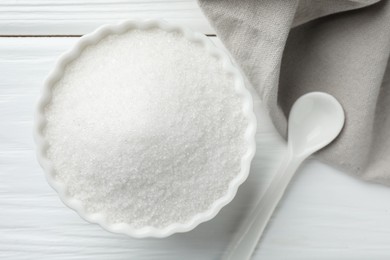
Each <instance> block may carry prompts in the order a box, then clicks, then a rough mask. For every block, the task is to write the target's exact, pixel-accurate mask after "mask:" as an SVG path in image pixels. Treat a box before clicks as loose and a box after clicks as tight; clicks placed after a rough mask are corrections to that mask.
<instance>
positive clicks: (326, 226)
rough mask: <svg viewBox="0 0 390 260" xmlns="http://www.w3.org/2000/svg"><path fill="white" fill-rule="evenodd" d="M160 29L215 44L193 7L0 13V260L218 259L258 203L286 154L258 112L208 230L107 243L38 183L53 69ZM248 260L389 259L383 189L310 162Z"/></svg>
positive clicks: (164, 1)
mask: <svg viewBox="0 0 390 260" xmlns="http://www.w3.org/2000/svg"><path fill="white" fill-rule="evenodd" d="M157 17H159V18H163V19H165V20H168V21H172V22H179V23H181V24H185V25H187V26H189V27H191V28H192V29H194V30H198V31H201V32H203V33H205V34H208V35H214V31H213V29H212V28H211V27H210V25H209V24H208V22H207V20H206V19H205V18H204V16H203V15H202V13H201V11H200V10H199V8H198V7H197V4H196V2H195V1H194V0H150V1H136V0H127V1H125V0H115V1H110V0H88V1H86V0H84V1H76V0H57V1H49V0H20V1H17V0H2V1H1V2H0V35H1V37H0V259H6V260H8V259H12V260H13V259H17V260H19V259H20V260H21V259H50V260H53V259H93V260H101V259H109V260H116V259H137V260H138V259H139V260H142V259H167V260H168V259H169V260H171V259H178V260H181V259H194V260H200V259H201V260H203V259H205V260H207V259H219V257H220V256H221V253H222V252H223V250H224V248H225V247H226V245H227V243H228V241H229V239H230V238H231V236H232V234H233V232H234V231H235V230H236V228H237V225H238V224H239V223H240V221H241V220H242V217H243V216H245V214H246V213H247V211H248V210H249V209H250V208H251V206H252V204H253V202H254V199H255V198H257V197H258V196H260V195H261V194H262V192H263V191H264V189H265V187H266V186H267V184H268V183H269V180H270V177H271V176H272V174H273V172H274V170H275V168H276V167H277V165H278V162H279V160H280V159H281V156H282V155H283V152H284V149H285V146H284V143H283V141H282V140H281V139H280V138H279V137H278V135H277V134H276V132H275V130H274V129H273V127H272V124H271V123H270V122H269V120H268V118H267V116H266V114H265V112H264V109H262V107H261V103H260V101H259V100H256V110H257V111H256V113H257V114H258V115H259V116H258V117H259V131H258V134H257V141H258V152H257V154H256V157H255V159H254V161H253V165H252V170H251V174H250V177H249V180H248V181H247V182H246V183H245V184H244V185H243V186H241V188H240V190H239V192H238V195H237V197H236V199H235V200H234V201H233V202H232V203H231V204H230V205H228V206H227V207H225V208H224V209H223V210H222V211H221V212H220V214H218V216H217V217H216V218H215V219H213V220H212V221H209V222H207V223H204V224H201V225H200V226H199V227H197V228H196V229H195V230H193V231H192V232H189V233H187V234H178V235H173V236H171V237H169V238H167V239H143V240H136V239H131V238H128V237H125V236H122V235H116V234H111V233H108V232H106V231H104V230H102V229H101V228H100V227H98V226H96V225H92V224H88V223H86V222H85V221H83V220H82V219H81V218H80V217H78V216H77V214H76V213H74V212H73V211H71V210H69V209H68V208H66V207H65V206H64V205H63V204H62V203H61V202H60V200H59V199H58V197H57V195H56V193H55V192H54V191H53V190H52V189H51V188H50V187H49V186H48V184H47V183H46V181H45V179H44V177H43V173H42V170H41V168H40V167H39V166H38V164H37V162H36V160H35V154H34V150H33V149H34V144H33V141H32V118H33V108H34V104H35V101H36V99H37V97H38V95H39V93H40V87H41V85H42V81H43V79H44V77H45V76H46V74H47V73H48V71H49V70H50V69H51V68H52V66H53V64H54V62H55V60H56V58H57V57H58V56H59V54H61V53H62V52H64V51H65V50H67V49H68V48H70V47H71V46H72V44H73V43H74V42H75V41H77V38H78V36H79V35H81V34H84V33H87V32H89V31H91V30H93V29H94V28H96V27H97V26H99V25H101V24H104V23H108V22H116V21H120V20H123V19H129V18H130V19H131V18H157ZM16 36H24V37H16ZM67 36H68V37H67ZM69 36H72V37H69ZM213 41H214V42H216V44H220V43H219V42H218V39H216V37H213ZM254 259H265V260H267V259H297V260H298V259H299V260H302V259H310V260H311V259H354V260H355V259H375V260H380V259H390V188H387V187H383V186H380V185H375V184H370V183H365V182H362V181H360V180H357V179H355V178H354V177H351V176H348V175H347V174H345V173H342V172H339V171H337V170H335V169H332V168H331V167H329V166H326V165H323V164H321V163H319V162H316V161H313V160H312V161H310V162H308V163H307V164H305V165H304V166H303V167H302V168H301V169H300V170H299V172H298V174H297V176H296V178H295V179H294V181H293V183H292V184H291V186H290V188H289V190H288V192H287V194H286V196H285V197H284V199H283V201H282V202H281V204H280V206H279V207H278V209H277V211H276V212H275V214H274V216H273V218H272V220H271V222H270V224H269V226H268V228H267V230H266V233H265V235H264V237H263V239H262V240H261V242H260V244H259V246H258V248H257V251H256V253H255V255H254Z"/></svg>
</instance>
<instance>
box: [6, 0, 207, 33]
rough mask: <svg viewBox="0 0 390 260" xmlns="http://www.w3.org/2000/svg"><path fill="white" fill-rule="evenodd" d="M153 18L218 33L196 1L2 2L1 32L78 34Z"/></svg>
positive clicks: (94, 0)
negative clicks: (110, 24) (117, 23)
mask: <svg viewBox="0 0 390 260" xmlns="http://www.w3.org/2000/svg"><path fill="white" fill-rule="evenodd" d="M151 18H160V19H164V20H167V21H171V22H176V23H179V24H183V25H187V26H190V27H191V28H192V29H193V30H197V31H200V32H203V33H205V34H213V33H214V30H213V29H212V28H211V26H210V25H209V23H208V21H207V20H206V19H205V17H204V16H203V14H202V12H201V10H200V9H199V7H198V6H197V3H196V1H195V0H145V1H143V0H114V1H110V0H83V1H77V0H55V1H52V0H19V1H17V0H1V1H0V35H77V34H85V33H88V32H90V31H92V30H94V29H95V28H97V27H98V26H100V25H102V24H106V23H116V22H119V21H122V20H126V19H151Z"/></svg>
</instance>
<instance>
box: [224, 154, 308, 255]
mask: <svg viewBox="0 0 390 260" xmlns="http://www.w3.org/2000/svg"><path fill="white" fill-rule="evenodd" d="M302 161H303V160H302V159H300V158H297V157H294V156H293V155H292V152H291V151H290V150H289V151H288V154H287V155H286V156H285V158H284V160H283V162H282V163H281V165H280V167H279V169H278V171H277V173H276V175H275V177H274V178H273V179H272V181H271V184H270V185H269V186H268V188H267V190H266V192H265V194H264V196H263V197H262V198H260V200H259V201H258V202H257V204H256V206H255V208H254V209H253V211H252V212H251V213H250V214H249V217H248V218H247V219H246V221H244V222H243V225H242V226H241V227H240V228H239V230H238V231H237V233H236V235H235V236H234V238H233V240H232V242H231V243H230V245H229V247H228V249H227V251H226V253H225V255H224V257H223V259H225V260H249V259H250V257H251V256H252V254H253V251H254V250H255V248H256V245H257V243H258V241H259V239H260V237H261V235H262V233H263V231H264V229H265V227H266V225H267V222H268V220H269V219H270V217H271V215H272V213H273V211H274V210H275V208H276V206H277V204H278V203H279V201H280V199H281V198H282V196H283V194H284V191H285V190H286V188H287V186H288V184H289V182H290V180H291V179H292V177H293V176H294V173H295V171H296V170H297V168H298V167H299V165H300V164H301V162H302Z"/></svg>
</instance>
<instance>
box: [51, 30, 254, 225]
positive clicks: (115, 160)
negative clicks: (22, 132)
mask: <svg viewBox="0 0 390 260" xmlns="http://www.w3.org/2000/svg"><path fill="white" fill-rule="evenodd" d="M233 85H234V83H233V78H232V77H231V76H228V75H226V74H225V73H224V72H223V70H222V64H220V62H219V61H218V60H217V59H216V58H213V57H211V56H209V55H208V54H207V53H206V51H205V50H204V48H203V47H202V46H201V45H200V44H196V43H192V42H189V41H188V40H186V39H185V38H184V37H183V36H181V35H180V34H178V33H167V32H164V31H162V30H157V29H153V30H148V31H140V30H135V31H130V32H127V33H124V34H122V35H111V36H108V37H106V38H105V39H103V40H101V41H100V42H99V43H98V44H97V45H94V46H90V47H88V48H86V49H85V50H84V51H83V53H82V54H81V56H80V57H79V58H77V59H76V60H75V61H73V62H72V63H71V64H69V65H68V66H67V68H66V70H65V74H64V76H63V77H62V78H61V80H60V81H59V82H58V83H56V85H55V88H54V89H53V96H52V101H51V103H50V104H49V105H48V106H47V108H46V111H45V116H46V118H47V125H46V128H45V135H46V138H47V140H48V142H49V150H48V158H49V159H50V160H51V161H52V163H53V166H54V169H55V171H56V177H55V178H56V179H57V180H59V181H61V182H64V183H65V184H66V186H67V188H68V192H69V194H70V195H71V196H73V197H75V198H77V199H79V200H81V201H82V202H83V204H84V207H85V208H86V211H87V212H90V213H95V212H101V213H104V214H105V215H106V217H107V221H108V222H109V223H119V222H126V223H128V224H130V225H131V226H132V227H133V228H141V227H145V226H152V227H156V228H164V227H166V226H168V225H170V224H172V223H185V222H187V221H189V220H190V219H191V218H192V217H193V216H194V215H195V214H197V213H201V212H204V211H206V210H207V209H208V208H209V207H210V206H211V204H212V203H213V202H214V201H215V200H217V199H218V198H220V197H222V196H223V195H224V194H225V193H226V192H227V190H228V185H229V182H230V181H231V180H232V179H233V178H234V177H235V176H237V174H238V173H239V172H240V160H241V157H242V155H243V154H244V152H245V148H246V144H245V141H244V132H245V130H246V127H247V120H246V118H245V117H244V115H243V113H242V100H241V99H240V97H238V96H237V94H236V93H235V91H234V86H233Z"/></svg>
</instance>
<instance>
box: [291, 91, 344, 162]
mask: <svg viewBox="0 0 390 260" xmlns="http://www.w3.org/2000/svg"><path fill="white" fill-rule="evenodd" d="M344 120H345V116H344V110H343V108H342V106H341V105H340V103H339V102H338V101H337V100H336V99H335V98H334V97H333V96H331V95H329V94H326V93H322V92H312V93H308V94H305V95H303V96H302V97H300V98H299V99H298V100H297V101H296V102H295V104H294V106H293V107H292V109H291V112H290V117H289V123H288V144H289V147H290V148H291V149H292V150H293V153H294V155H295V156H303V157H307V156H308V155H310V154H312V153H314V152H316V151H318V150H320V149H321V148H323V147H325V146H326V145H328V144H329V143H330V142H332V141H333V140H334V139H335V138H336V137H337V135H338V134H339V133H340V131H341V129H342V128H343V125H344Z"/></svg>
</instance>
